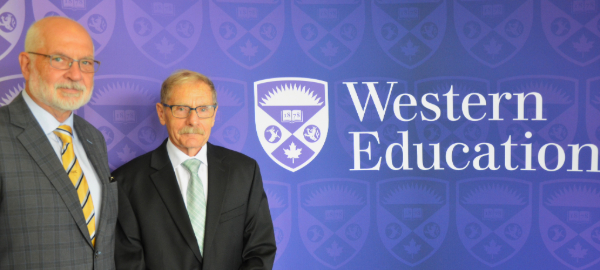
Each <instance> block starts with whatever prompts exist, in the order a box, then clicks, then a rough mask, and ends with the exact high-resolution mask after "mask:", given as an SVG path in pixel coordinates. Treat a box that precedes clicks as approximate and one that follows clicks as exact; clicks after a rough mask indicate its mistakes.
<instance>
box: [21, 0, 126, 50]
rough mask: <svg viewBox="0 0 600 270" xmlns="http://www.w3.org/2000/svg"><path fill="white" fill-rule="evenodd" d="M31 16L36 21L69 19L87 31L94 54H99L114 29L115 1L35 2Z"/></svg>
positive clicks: (59, 0)
mask: <svg viewBox="0 0 600 270" xmlns="http://www.w3.org/2000/svg"><path fill="white" fill-rule="evenodd" d="M34 2H35V3H34V4H33V15H34V17H35V19H36V20H40V19H42V18H45V17H49V16H64V17H69V18H71V19H73V20H76V21H77V22H79V23H80V24H81V25H83V27H85V28H86V29H87V30H88V33H89V34H90V36H91V37H92V41H93V42H94V48H95V53H96V54H98V53H99V52H101V51H102V50H103V49H104V47H105V46H106V44H108V41H109V40H110V37H111V36H112V33H113V30H114V29H115V19H116V12H117V9H116V5H115V0H36V1H34Z"/></svg>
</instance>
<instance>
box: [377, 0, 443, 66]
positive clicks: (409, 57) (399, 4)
mask: <svg viewBox="0 0 600 270" xmlns="http://www.w3.org/2000/svg"><path fill="white" fill-rule="evenodd" d="M371 12H372V14H373V32H374V34H375V37H377V42H379V45H380V46H381V48H382V49H383V50H384V51H385V53H386V54H387V55H388V56H389V57H390V58H392V60H394V61H396V62H397V63H398V64H401V65H403V66H404V67H407V68H414V67H416V66H418V65H420V64H422V63H423V62H425V61H426V60H427V59H429V57H431V56H432V55H433V53H434V52H435V51H437V49H438V48H439V46H440V43H441V42H442V39H443V38H444V34H445V33H446V24H447V22H446V21H447V17H448V15H447V10H446V0H426V1H406V0H373V1H372V5H371Z"/></svg>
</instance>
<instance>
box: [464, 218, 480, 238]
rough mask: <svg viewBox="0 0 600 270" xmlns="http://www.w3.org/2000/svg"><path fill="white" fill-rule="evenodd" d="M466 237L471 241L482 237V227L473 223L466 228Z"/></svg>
mask: <svg viewBox="0 0 600 270" xmlns="http://www.w3.org/2000/svg"><path fill="white" fill-rule="evenodd" d="M465 235H466V236H467V238H469V239H477V238H479V237H480V236H481V225H479V224H477V223H475V222H471V223H469V224H467V226H466V227H465Z"/></svg>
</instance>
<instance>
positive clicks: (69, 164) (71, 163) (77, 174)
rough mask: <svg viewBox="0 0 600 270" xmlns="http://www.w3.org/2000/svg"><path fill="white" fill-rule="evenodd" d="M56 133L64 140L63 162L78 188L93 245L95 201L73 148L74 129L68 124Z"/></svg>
mask: <svg viewBox="0 0 600 270" xmlns="http://www.w3.org/2000/svg"><path fill="white" fill-rule="evenodd" d="M54 134H56V136H58V138H60V140H61V141H62V144H63V146H62V149H61V154H62V163H63V167H64V168H65V171H67V174H68V175H69V179H71V182H72V183H73V186H74V187H75V189H76V190H77V196H78V197H79V202H80V205H81V209H82V210H83V217H84V218H85V222H86V223H87V228H88V231H89V232H90V240H91V241H92V246H94V245H95V244H96V211H94V203H93V202H92V195H91V194H90V187H89V186H88V182H87V180H86V179H85V176H84V175H83V171H82V170H81V166H79V161H77V157H76V156H75V151H74V150H73V130H72V129H71V127H70V126H68V125H62V126H60V127H58V128H57V129H56V130H54Z"/></svg>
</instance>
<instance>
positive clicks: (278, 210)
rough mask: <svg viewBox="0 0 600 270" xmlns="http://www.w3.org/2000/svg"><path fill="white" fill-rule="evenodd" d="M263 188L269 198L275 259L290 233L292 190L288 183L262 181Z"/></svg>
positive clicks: (284, 245) (282, 249)
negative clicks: (275, 248) (275, 252)
mask: <svg viewBox="0 0 600 270" xmlns="http://www.w3.org/2000/svg"><path fill="white" fill-rule="evenodd" d="M264 189H265V193H266V194H267V199H268V200H269V210H271V219H272V220H273V227H274V230H275V244H276V245H277V254H276V255H275V261H277V259H279V257H281V254H283V253H284V252H285V248H286V247H287V245H288V243H289V241H290V235H291V234H292V191H291V187H290V184H287V183H280V182H275V181H264Z"/></svg>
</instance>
